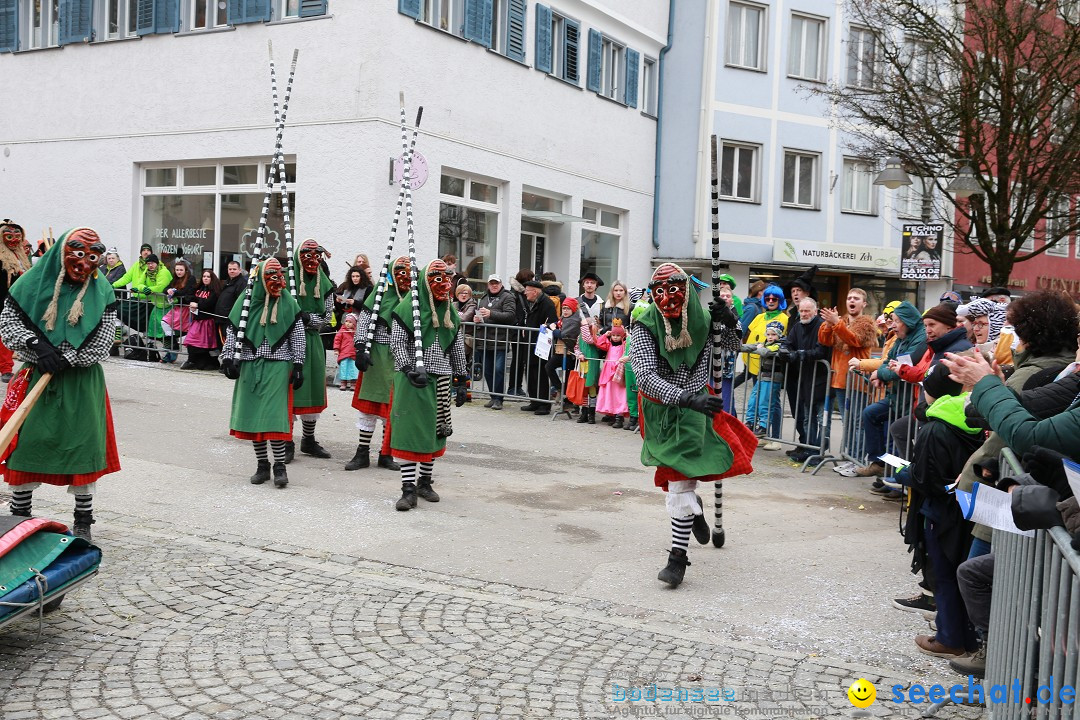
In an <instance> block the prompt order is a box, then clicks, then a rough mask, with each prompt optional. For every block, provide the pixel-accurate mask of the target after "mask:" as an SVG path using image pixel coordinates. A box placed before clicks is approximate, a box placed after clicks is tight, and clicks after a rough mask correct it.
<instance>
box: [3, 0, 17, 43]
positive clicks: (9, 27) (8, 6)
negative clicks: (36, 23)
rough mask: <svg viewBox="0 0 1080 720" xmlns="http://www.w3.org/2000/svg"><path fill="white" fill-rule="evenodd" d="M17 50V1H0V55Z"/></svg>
mask: <svg viewBox="0 0 1080 720" xmlns="http://www.w3.org/2000/svg"><path fill="white" fill-rule="evenodd" d="M18 49H19V0H0V53H3V52H15V51H16V50H18Z"/></svg>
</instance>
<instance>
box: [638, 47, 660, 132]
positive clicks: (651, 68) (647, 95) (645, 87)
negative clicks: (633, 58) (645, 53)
mask: <svg viewBox="0 0 1080 720" xmlns="http://www.w3.org/2000/svg"><path fill="white" fill-rule="evenodd" d="M657 72H658V71H657V64H656V60H654V59H653V58H651V57H646V58H645V59H644V62H643V63H642V66H641V111H642V112H644V113H645V114H646V115H652V116H653V117H656V113H657V107H656V105H657V90H658V87H659V86H658V82H659V75H657Z"/></svg>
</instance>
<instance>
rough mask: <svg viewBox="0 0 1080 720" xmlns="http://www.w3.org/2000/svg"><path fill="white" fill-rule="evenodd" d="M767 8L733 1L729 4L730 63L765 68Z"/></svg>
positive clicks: (745, 66) (728, 43) (736, 65)
mask: <svg viewBox="0 0 1080 720" xmlns="http://www.w3.org/2000/svg"><path fill="white" fill-rule="evenodd" d="M765 30H766V24H765V8H764V7H762V6H761V5H750V4H747V3H742V2H733V3H731V5H729V6H728V25H727V56H726V62H727V64H728V65H734V66H735V67H741V68H748V69H750V70H764V69H765Z"/></svg>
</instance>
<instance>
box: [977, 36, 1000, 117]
mask: <svg viewBox="0 0 1080 720" xmlns="http://www.w3.org/2000/svg"><path fill="white" fill-rule="evenodd" d="M975 55H976V57H977V61H976V64H975V68H976V72H978V73H979V75H980V76H981V78H980V82H979V108H978V116H979V117H981V118H982V119H983V121H984V122H987V123H990V124H991V125H994V124H996V123H997V122H998V120H999V119H1000V117H1001V114H1000V113H1001V64H1000V63H999V62H998V60H997V58H987V57H986V55H985V54H983V53H981V52H976V53H975Z"/></svg>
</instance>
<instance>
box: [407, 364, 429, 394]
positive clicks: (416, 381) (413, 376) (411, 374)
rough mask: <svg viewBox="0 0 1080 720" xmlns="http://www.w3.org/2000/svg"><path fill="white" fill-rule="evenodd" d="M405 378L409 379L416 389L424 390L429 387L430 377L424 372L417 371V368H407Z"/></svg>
mask: <svg viewBox="0 0 1080 720" xmlns="http://www.w3.org/2000/svg"><path fill="white" fill-rule="evenodd" d="M405 377H407V378H409V382H411V383H412V386H413V387H414V388H420V389H421V390H423V389H424V388H426V387H427V384H428V376H427V373H426V372H425V371H423V370H417V369H416V368H406V370H405Z"/></svg>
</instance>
